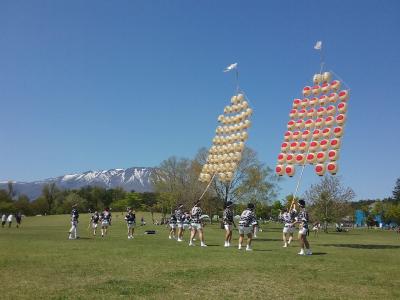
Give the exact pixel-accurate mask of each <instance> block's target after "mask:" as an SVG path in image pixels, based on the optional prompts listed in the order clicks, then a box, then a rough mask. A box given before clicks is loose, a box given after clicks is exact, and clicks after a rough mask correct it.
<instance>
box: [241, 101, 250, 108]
mask: <svg viewBox="0 0 400 300" xmlns="http://www.w3.org/2000/svg"><path fill="white" fill-rule="evenodd" d="M248 107H249V103H248V102H247V101H243V103H242V108H243V109H246V108H248Z"/></svg>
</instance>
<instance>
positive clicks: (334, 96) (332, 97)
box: [329, 93, 339, 103]
mask: <svg viewBox="0 0 400 300" xmlns="http://www.w3.org/2000/svg"><path fill="white" fill-rule="evenodd" d="M338 98H339V96H338V94H336V93H332V94H330V95H329V102H332V103H336V101H337V100H338Z"/></svg>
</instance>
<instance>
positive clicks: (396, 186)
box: [393, 178, 400, 203]
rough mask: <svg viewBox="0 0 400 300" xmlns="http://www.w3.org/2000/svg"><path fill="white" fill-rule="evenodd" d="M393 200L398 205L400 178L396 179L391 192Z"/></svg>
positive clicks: (399, 199)
mask: <svg viewBox="0 0 400 300" xmlns="http://www.w3.org/2000/svg"><path fill="white" fill-rule="evenodd" d="M393 198H394V200H395V201H396V202H397V203H400V178H397V180H396V185H395V186H394V190H393Z"/></svg>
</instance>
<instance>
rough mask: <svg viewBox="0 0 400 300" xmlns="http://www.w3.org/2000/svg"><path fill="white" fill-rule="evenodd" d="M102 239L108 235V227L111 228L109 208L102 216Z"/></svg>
mask: <svg viewBox="0 0 400 300" xmlns="http://www.w3.org/2000/svg"><path fill="white" fill-rule="evenodd" d="M100 222H101V237H104V236H105V235H107V231H108V226H111V212H110V209H109V208H108V207H106V208H105V209H104V211H103V212H102V213H101V214H100Z"/></svg>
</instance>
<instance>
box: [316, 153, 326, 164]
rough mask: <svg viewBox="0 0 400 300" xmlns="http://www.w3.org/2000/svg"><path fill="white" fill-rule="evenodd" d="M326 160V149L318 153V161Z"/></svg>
mask: <svg viewBox="0 0 400 300" xmlns="http://www.w3.org/2000/svg"><path fill="white" fill-rule="evenodd" d="M325 160H326V154H325V151H321V152H318V153H317V161H318V162H319V163H323V162H325Z"/></svg>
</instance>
